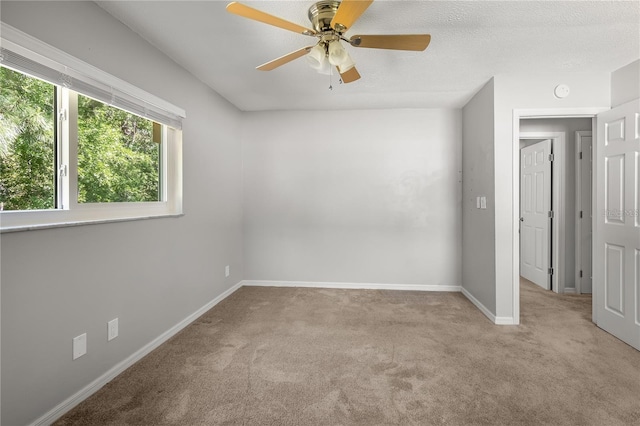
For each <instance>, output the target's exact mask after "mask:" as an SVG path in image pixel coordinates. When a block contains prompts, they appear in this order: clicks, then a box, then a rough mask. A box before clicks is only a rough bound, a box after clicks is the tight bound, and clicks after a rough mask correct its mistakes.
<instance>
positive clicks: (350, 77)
mask: <svg viewBox="0 0 640 426" xmlns="http://www.w3.org/2000/svg"><path fill="white" fill-rule="evenodd" d="M338 72H340V68H338ZM340 77H341V78H342V82H343V83H351V82H352V81H356V80H358V79H359V78H360V74H359V73H358V70H357V69H356V67H353V68H351V69H350V70H348V71H345V72H344V73H340Z"/></svg>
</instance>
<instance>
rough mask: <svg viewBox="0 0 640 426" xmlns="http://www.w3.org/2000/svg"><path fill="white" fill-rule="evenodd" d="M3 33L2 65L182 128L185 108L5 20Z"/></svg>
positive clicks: (0, 53)
mask: <svg viewBox="0 0 640 426" xmlns="http://www.w3.org/2000/svg"><path fill="white" fill-rule="evenodd" d="M0 35H1V36H0V43H1V44H0V65H2V66H4V67H7V68H10V69H13V70H15V71H20V72H23V73H25V74H28V75H31V76H33V77H36V78H39V79H41V80H44V81H47V82H49V83H52V84H56V85H60V86H63V87H66V88H69V89H71V90H73V91H76V92H78V93H81V94H83V95H85V96H88V97H90V98H94V99H96V100H99V101H101V102H104V103H105V104H108V105H111V106H114V107H117V108H121V109H123V110H125V111H129V112H131V113H133V114H136V115H139V116H141V117H145V118H148V119H150V120H153V121H156V122H159V123H162V124H166V125H168V126H170V127H173V128H176V129H182V119H183V118H185V117H186V113H185V111H184V110H183V109H181V108H178V107H176V106H175V105H172V104H171V103H169V102H167V101H165V100H163V99H160V98H158V97H156V96H154V95H152V94H150V93H148V92H145V91H143V90H142V89H139V88H137V87H135V86H133V85H131V84H129V83H127V82H125V81H124V80H120V79H119V78H117V77H114V76H112V75H110V74H108V73H106V72H104V71H101V70H99V69H98V68H95V67H94V66H92V65H89V64H87V63H86V62H83V61H81V60H79V59H77V58H75V57H73V56H71V55H69V54H67V53H65V52H62V51H61V50H58V49H56V48H55V47H53V46H50V45H48V44H46V43H44V42H42V41H40V40H38V39H35V38H33V37H31V36H30V35H28V34H25V33H23V32H22V31H20V30H17V29H15V28H13V27H11V26H9V25H6V24H4V23H2V24H1V26H0Z"/></svg>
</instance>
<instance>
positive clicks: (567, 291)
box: [564, 287, 578, 294]
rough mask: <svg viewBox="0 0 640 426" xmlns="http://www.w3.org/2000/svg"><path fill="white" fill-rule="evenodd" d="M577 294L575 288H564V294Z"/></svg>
mask: <svg viewBox="0 0 640 426" xmlns="http://www.w3.org/2000/svg"><path fill="white" fill-rule="evenodd" d="M577 293H578V292H577V291H576V288H575V287H565V288H564V294H577Z"/></svg>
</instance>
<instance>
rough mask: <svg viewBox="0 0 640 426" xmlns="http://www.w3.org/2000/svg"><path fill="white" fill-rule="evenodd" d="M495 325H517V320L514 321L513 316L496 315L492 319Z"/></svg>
mask: <svg viewBox="0 0 640 426" xmlns="http://www.w3.org/2000/svg"><path fill="white" fill-rule="evenodd" d="M494 323H495V324H496V325H518V324H520V323H519V322H516V321H515V320H514V319H513V317H496V320H495V321H494Z"/></svg>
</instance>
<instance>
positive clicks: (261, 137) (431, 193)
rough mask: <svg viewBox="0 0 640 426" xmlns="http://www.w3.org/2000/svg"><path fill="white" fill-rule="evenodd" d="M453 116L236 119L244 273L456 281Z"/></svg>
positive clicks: (457, 147)
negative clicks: (241, 177) (240, 160)
mask: <svg viewBox="0 0 640 426" xmlns="http://www.w3.org/2000/svg"><path fill="white" fill-rule="evenodd" d="M460 127H461V114H460V111H459V110H370V111H348V112H332V111H323V112H291V111H288V112H268V113H250V114H246V116H245V118H244V120H243V136H242V138H243V161H244V226H245V228H244V248H245V252H244V254H245V257H244V260H245V265H246V266H245V278H246V279H256V280H283V281H315V282H323V281H325V282H349V283H386V284H427V285H456V286H457V285H460V282H461V280H460V268H461V248H460V244H461V223H460V190H461V184H460V182H459V173H458V171H459V170H460V167H461V164H460V162H461V157H460V152H461V134H460Z"/></svg>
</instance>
